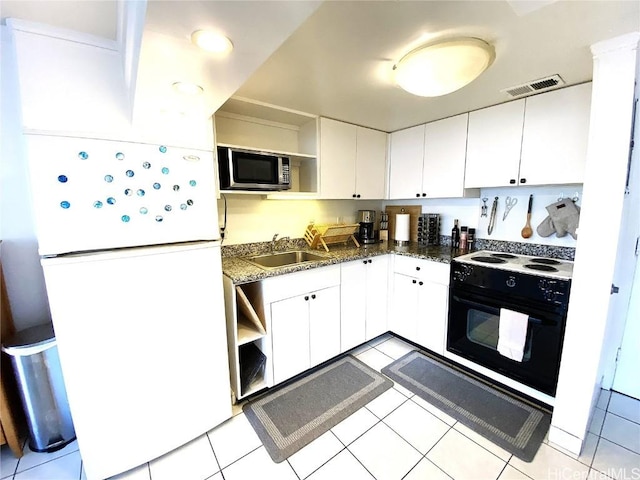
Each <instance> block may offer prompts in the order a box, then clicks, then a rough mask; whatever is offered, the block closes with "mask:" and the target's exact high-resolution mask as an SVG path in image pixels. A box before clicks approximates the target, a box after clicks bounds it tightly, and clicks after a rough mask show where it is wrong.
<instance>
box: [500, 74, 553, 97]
mask: <svg viewBox="0 0 640 480" xmlns="http://www.w3.org/2000/svg"><path fill="white" fill-rule="evenodd" d="M564 84H565V82H564V80H562V78H561V77H560V75H551V76H550V77H546V78H539V79H538V80H534V81H532V82H529V83H525V84H523V85H517V86H515V87H509V88H505V89H504V90H500V91H501V92H504V93H507V94H509V95H511V96H512V97H521V96H523V95H527V94H530V93H535V92H541V91H544V90H551V89H552V88H557V87H559V86H560V85H564Z"/></svg>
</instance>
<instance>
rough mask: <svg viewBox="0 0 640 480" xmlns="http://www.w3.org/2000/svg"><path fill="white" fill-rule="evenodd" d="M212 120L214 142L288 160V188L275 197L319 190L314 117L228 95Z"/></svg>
mask: <svg viewBox="0 0 640 480" xmlns="http://www.w3.org/2000/svg"><path fill="white" fill-rule="evenodd" d="M214 123H215V137H216V144H217V145H224V146H233V147H240V148H246V149H254V150H262V151H267V152H272V153H279V154H284V155H286V156H288V157H289V158H290V159H291V190H288V191H286V192H282V193H277V194H274V196H285V197H290V198H294V197H295V196H296V195H303V196H308V195H313V196H315V195H316V194H317V193H318V162H317V158H316V157H317V117H316V116H314V115H310V114H306V113H302V112H296V111H292V110H286V109H282V108H279V107H276V106H269V105H265V104H262V103H253V102H251V101H249V100H244V99H238V98H231V99H229V100H228V101H227V102H226V103H225V104H224V105H223V106H222V107H220V109H219V110H218V111H217V112H216V114H215V116H214ZM229 193H237V192H235V191H234V192H229ZM261 194H262V195H264V192H261Z"/></svg>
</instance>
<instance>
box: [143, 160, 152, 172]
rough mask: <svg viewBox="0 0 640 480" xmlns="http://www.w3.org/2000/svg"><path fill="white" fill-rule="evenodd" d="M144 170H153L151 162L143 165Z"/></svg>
mask: <svg viewBox="0 0 640 480" xmlns="http://www.w3.org/2000/svg"><path fill="white" fill-rule="evenodd" d="M142 168H145V169H147V170H149V169H150V168H151V164H150V163H149V162H144V163H143V164H142Z"/></svg>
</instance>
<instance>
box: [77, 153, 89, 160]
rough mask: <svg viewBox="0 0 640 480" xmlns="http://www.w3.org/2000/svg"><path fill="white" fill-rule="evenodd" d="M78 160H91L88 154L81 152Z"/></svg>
mask: <svg viewBox="0 0 640 480" xmlns="http://www.w3.org/2000/svg"><path fill="white" fill-rule="evenodd" d="M78 158H79V159H80V160H86V159H87V158H89V154H88V153H87V152H80V153H78Z"/></svg>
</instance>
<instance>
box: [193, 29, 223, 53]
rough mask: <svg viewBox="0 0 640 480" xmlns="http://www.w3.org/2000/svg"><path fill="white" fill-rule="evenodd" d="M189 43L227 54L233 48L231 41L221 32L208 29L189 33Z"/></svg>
mask: <svg viewBox="0 0 640 480" xmlns="http://www.w3.org/2000/svg"><path fill="white" fill-rule="evenodd" d="M191 43H193V44H194V45H197V46H198V47H200V48H201V49H203V50H206V51H207V52H212V53H217V54H219V55H227V54H228V53H230V52H231V50H233V43H231V40H229V39H228V38H227V37H225V36H224V35H222V34H219V33H216V32H212V31H210V30H196V31H195V32H193V33H192V34H191Z"/></svg>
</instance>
